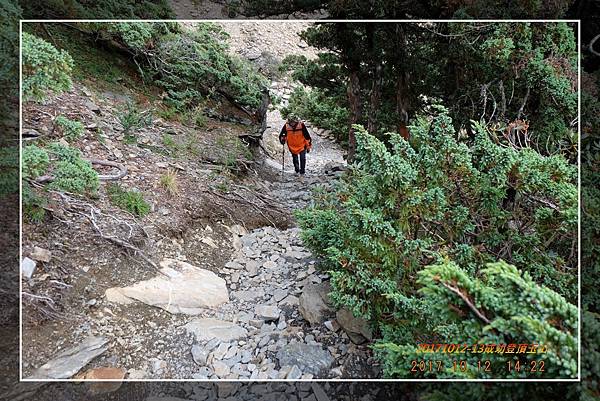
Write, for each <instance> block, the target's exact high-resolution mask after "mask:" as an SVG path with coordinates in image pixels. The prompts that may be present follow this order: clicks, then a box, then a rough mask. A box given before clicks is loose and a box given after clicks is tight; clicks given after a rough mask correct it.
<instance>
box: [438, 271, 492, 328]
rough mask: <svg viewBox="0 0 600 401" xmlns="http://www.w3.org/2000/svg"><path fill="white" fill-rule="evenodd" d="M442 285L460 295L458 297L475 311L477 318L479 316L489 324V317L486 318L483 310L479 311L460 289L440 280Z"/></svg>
mask: <svg viewBox="0 0 600 401" xmlns="http://www.w3.org/2000/svg"><path fill="white" fill-rule="evenodd" d="M441 283H442V285H443V286H444V287H446V288H447V289H449V290H450V291H452V292H453V293H455V294H456V295H458V296H459V297H460V299H462V300H463V301H464V302H465V303H466V304H467V306H468V307H469V308H471V310H472V311H473V313H475V315H477V317H478V318H480V319H481V320H483V321H484V322H485V323H486V324H490V323H491V321H490V319H488V318H487V317H485V315H484V314H483V312H481V311H480V310H479V309H477V308H476V307H475V305H473V303H472V302H471V301H470V300H469V298H468V297H467V296H466V295H465V294H463V293H462V291H461V290H460V289H459V288H457V287H454V286H451V285H450V284H447V283H444V282H443V281H441Z"/></svg>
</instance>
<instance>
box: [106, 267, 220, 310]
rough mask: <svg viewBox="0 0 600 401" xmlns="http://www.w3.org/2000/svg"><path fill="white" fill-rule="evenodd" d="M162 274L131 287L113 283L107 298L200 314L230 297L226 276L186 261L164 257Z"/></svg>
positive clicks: (114, 300)
mask: <svg viewBox="0 0 600 401" xmlns="http://www.w3.org/2000/svg"><path fill="white" fill-rule="evenodd" d="M160 266H161V267H162V268H161V270H160V271H161V272H162V273H163V274H162V275H158V276H156V277H154V278H151V279H150V280H146V281H140V282H138V283H136V284H134V285H132V286H129V287H113V288H109V289H108V290H106V292H105V296H106V300H107V301H109V302H115V303H119V304H129V303H132V302H136V301H137V302H142V303H145V304H147V305H151V306H156V307H158V308H161V309H164V310H166V311H167V312H170V313H183V314H187V315H197V314H199V313H201V312H202V311H203V310H205V309H206V308H214V307H217V306H219V305H221V304H223V303H225V302H228V301H229V292H228V291H227V286H226V284H225V280H224V279H222V278H221V277H219V276H217V275H216V274H215V273H213V272H211V271H208V270H205V269H200V268H199V267H196V266H194V265H191V264H189V263H186V262H182V261H178V260H173V259H164V260H163V261H161V262H160Z"/></svg>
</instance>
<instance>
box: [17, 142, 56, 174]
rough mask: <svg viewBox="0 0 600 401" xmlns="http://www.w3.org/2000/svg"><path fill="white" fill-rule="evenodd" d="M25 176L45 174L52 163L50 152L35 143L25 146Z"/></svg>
mask: <svg viewBox="0 0 600 401" xmlns="http://www.w3.org/2000/svg"><path fill="white" fill-rule="evenodd" d="M22 163H23V164H22V165H23V178H31V179H35V178H37V177H39V176H40V175H43V174H44V173H45V172H46V170H47V169H48V166H49V165H50V158H49V157H48V152H46V151H45V150H44V149H41V148H39V147H37V146H35V145H28V146H25V147H24V148H23V150H22Z"/></svg>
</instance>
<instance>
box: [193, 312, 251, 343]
mask: <svg viewBox="0 0 600 401" xmlns="http://www.w3.org/2000/svg"><path fill="white" fill-rule="evenodd" d="M184 327H185V329H186V330H187V331H188V332H189V333H192V334H194V336H195V337H196V340H198V341H209V340H211V339H213V338H217V339H219V340H220V341H222V342H229V341H234V340H241V339H242V338H245V337H246V335H247V334H248V332H247V331H246V329H244V328H243V327H240V326H238V325H236V324H235V323H232V322H227V321H225V320H219V319H213V318H202V319H195V320H192V321H191V322H189V323H188V324H186V325H185V326H184Z"/></svg>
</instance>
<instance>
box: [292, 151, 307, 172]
mask: <svg viewBox="0 0 600 401" xmlns="http://www.w3.org/2000/svg"><path fill="white" fill-rule="evenodd" d="M298 156H300V160H298ZM292 161H293V162H294V169H295V170H296V173H300V174H304V168H305V167H306V150H303V151H302V152H300V153H299V154H297V155H295V154H293V153H292Z"/></svg>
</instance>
